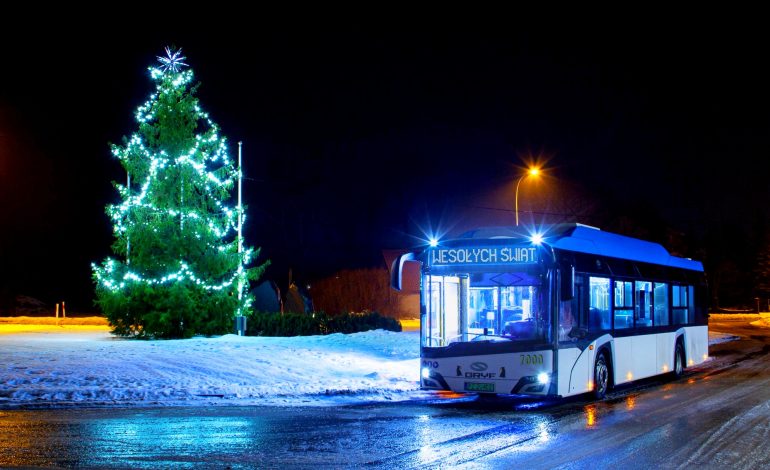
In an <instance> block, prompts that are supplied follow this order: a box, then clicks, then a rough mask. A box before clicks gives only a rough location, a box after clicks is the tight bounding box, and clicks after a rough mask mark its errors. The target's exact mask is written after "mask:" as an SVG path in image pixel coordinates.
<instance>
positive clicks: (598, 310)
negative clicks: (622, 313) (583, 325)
mask: <svg viewBox="0 0 770 470" xmlns="http://www.w3.org/2000/svg"><path fill="white" fill-rule="evenodd" d="M588 291H589V295H588V329H589V330H591V331H597V330H598V331H604V330H609V329H611V328H612V321H611V317H610V280H609V279H608V278H606V277H590V278H589V280H588Z"/></svg>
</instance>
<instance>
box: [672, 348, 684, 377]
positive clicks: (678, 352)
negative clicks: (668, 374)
mask: <svg viewBox="0 0 770 470" xmlns="http://www.w3.org/2000/svg"><path fill="white" fill-rule="evenodd" d="M684 368H685V354H684V346H682V342H681V341H677V342H676V346H674V370H673V372H674V377H675V378H677V379H678V378H681V377H682V375H684Z"/></svg>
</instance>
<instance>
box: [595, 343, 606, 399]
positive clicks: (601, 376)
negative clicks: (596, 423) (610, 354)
mask: <svg viewBox="0 0 770 470" xmlns="http://www.w3.org/2000/svg"><path fill="white" fill-rule="evenodd" d="M609 386H610V366H609V363H608V362H607V351H606V350H602V351H599V354H598V355H597V356H596V362H594V390H593V394H594V398H596V399H597V400H601V399H603V398H604V397H605V396H607V389H608V388H609Z"/></svg>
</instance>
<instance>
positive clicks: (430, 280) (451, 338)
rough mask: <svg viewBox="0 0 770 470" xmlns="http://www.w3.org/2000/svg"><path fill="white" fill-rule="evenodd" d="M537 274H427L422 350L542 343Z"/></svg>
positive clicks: (544, 324) (544, 317)
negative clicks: (475, 344)
mask: <svg viewBox="0 0 770 470" xmlns="http://www.w3.org/2000/svg"><path fill="white" fill-rule="evenodd" d="M543 278H544V276H542V275H541V274H538V273H537V272H536V270H535V269H529V270H521V271H516V272H503V273H499V272H494V273H489V272H481V273H462V274H453V275H429V274H428V275H425V276H424V279H423V289H424V293H425V295H423V297H422V301H423V302H424V304H425V305H424V309H423V312H425V318H423V321H422V337H423V345H424V346H427V347H443V346H448V345H449V344H451V343H455V342H468V341H480V340H489V341H544V340H547V335H548V332H549V325H550V320H549V318H550V317H549V315H548V308H547V302H546V299H547V289H546V288H544V282H543Z"/></svg>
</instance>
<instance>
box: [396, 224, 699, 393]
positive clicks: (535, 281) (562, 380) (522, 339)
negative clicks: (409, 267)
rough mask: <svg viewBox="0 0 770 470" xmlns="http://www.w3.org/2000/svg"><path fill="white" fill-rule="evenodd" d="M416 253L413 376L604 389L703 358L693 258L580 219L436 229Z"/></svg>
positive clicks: (498, 388)
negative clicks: (527, 226) (445, 236)
mask: <svg viewBox="0 0 770 470" xmlns="http://www.w3.org/2000/svg"><path fill="white" fill-rule="evenodd" d="M405 262H419V263H420V265H421V267H420V269H421V272H420V346H421V347H420V356H421V371H420V386H421V388H422V389H426V390H449V391H454V392H463V393H481V394H513V395H540V396H553V397H569V396H573V395H578V394H583V393H591V394H593V396H594V397H596V398H597V399H601V398H604V396H605V395H606V393H607V391H608V390H610V389H612V388H613V387H615V386H618V385H621V384H625V383H629V382H632V381H635V380H638V379H643V378H647V377H651V376H654V375H658V374H666V373H668V374H672V375H673V376H675V377H681V376H682V374H683V372H684V370H685V368H686V367H691V366H694V365H697V364H700V363H703V362H704V361H706V360H707V359H708V313H707V299H708V293H707V284H706V278H705V274H704V271H703V265H702V263H700V262H699V261H694V260H692V259H689V258H681V257H677V256H673V255H671V254H670V253H669V252H668V251H667V250H666V249H665V248H664V247H663V246H661V245H659V244H657V243H652V242H649V241H645V240H640V239H636V238H631V237H627V236H623V235H618V234H615V233H610V232H606V231H603V230H600V229H598V228H595V227H591V226H587V225H582V224H559V225H554V226H550V227H548V228H547V229H545V230H543V231H542V233H528V232H526V231H524V230H523V229H520V228H519V227H485V228H479V229H476V230H472V231H470V232H467V233H465V234H463V235H461V236H460V237H458V238H457V239H453V240H445V241H436V240H431V242H430V244H429V246H427V247H425V249H424V250H422V251H420V252H412V253H405V254H403V255H401V256H400V257H398V258H397V259H395V260H394V262H393V266H392V267H391V276H392V277H391V285H392V287H393V288H395V289H397V290H401V282H402V280H401V278H402V270H403V268H404V263H405Z"/></svg>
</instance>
